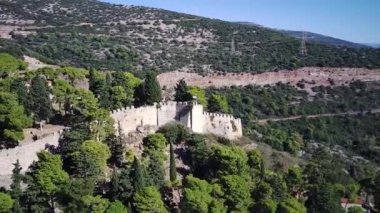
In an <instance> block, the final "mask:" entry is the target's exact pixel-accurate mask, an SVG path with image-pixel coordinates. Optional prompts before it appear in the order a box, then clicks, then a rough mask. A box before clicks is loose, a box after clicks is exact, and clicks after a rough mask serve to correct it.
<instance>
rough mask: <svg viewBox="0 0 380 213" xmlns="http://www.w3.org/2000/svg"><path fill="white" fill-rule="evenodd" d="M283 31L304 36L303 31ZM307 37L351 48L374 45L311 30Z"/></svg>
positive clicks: (319, 41) (309, 39) (297, 36)
mask: <svg viewBox="0 0 380 213" xmlns="http://www.w3.org/2000/svg"><path fill="white" fill-rule="evenodd" d="M280 31H281V32H283V33H285V34H286V35H289V36H292V37H294V38H297V39H300V38H302V34H303V32H302V31H291V30H280ZM305 35H306V39H307V40H308V41H310V42H315V43H318V44H326V45H334V46H344V47H351V48H368V47H372V46H369V45H365V44H358V43H354V42H350V41H345V40H342V39H338V38H334V37H330V36H325V35H321V34H318V33H311V32H306V33H305Z"/></svg>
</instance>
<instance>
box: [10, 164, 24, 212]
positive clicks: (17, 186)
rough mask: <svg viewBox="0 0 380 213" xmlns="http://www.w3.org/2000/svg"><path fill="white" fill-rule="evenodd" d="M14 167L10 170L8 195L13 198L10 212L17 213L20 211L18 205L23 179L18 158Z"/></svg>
mask: <svg viewBox="0 0 380 213" xmlns="http://www.w3.org/2000/svg"><path fill="white" fill-rule="evenodd" d="M13 165H14V168H13V170H12V183H11V185H10V188H11V190H10V195H11V197H12V199H13V200H14V205H13V208H12V212H14V213H19V212H22V210H21V205H20V198H21V196H22V189H21V183H22V179H23V175H22V174H21V170H22V168H21V166H20V162H19V160H17V161H16V163H15V164H13Z"/></svg>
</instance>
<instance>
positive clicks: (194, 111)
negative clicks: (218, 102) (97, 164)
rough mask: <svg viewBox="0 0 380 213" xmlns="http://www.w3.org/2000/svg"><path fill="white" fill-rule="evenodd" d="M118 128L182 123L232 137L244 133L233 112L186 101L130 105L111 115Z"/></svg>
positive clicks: (126, 129)
mask: <svg viewBox="0 0 380 213" xmlns="http://www.w3.org/2000/svg"><path fill="white" fill-rule="evenodd" d="M111 116H112V118H113V119H114V120H115V127H116V128H118V127H119V125H120V128H121V130H122V131H123V134H126V135H127V134H128V133H131V132H135V131H137V130H138V129H139V128H140V127H145V126H153V127H161V126H164V125H165V124H168V123H171V122H179V123H181V124H183V125H184V126H186V127H188V128H189V129H191V130H192V131H193V132H194V133H200V134H214V135H218V136H222V137H225V138H228V139H231V140H235V139H238V138H240V137H242V136H243V132H242V124H241V120H240V119H237V118H234V117H233V116H232V115H227V114H219V113H208V112H205V111H204V108H203V106H202V105H200V104H197V103H196V102H194V103H191V104H189V103H186V102H173V101H169V102H165V103H159V104H155V105H153V106H143V107H139V108H134V107H127V108H124V109H119V110H115V111H113V112H112V114H111Z"/></svg>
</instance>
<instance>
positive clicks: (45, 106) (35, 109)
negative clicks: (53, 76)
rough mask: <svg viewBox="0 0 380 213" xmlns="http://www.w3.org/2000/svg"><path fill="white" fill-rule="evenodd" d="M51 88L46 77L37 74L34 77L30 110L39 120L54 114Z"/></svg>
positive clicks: (47, 118) (30, 95)
mask: <svg viewBox="0 0 380 213" xmlns="http://www.w3.org/2000/svg"><path fill="white" fill-rule="evenodd" d="M49 95H50V93H49V88H48V86H47V84H46V82H45V80H44V79H42V78H41V77H40V76H36V77H34V78H33V79H32V84H31V87H30V92H29V98H30V99H29V100H30V110H31V112H32V113H33V114H34V116H35V119H36V120H38V121H41V120H46V121H49V119H50V118H51V117H52V115H53V109H52V105H51V100H50V97H49Z"/></svg>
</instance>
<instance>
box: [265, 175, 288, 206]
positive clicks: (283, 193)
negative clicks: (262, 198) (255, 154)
mask: <svg viewBox="0 0 380 213" xmlns="http://www.w3.org/2000/svg"><path fill="white" fill-rule="evenodd" d="M264 181H265V182H267V183H268V184H269V185H270V186H271V187H272V189H273V193H272V199H273V200H274V201H275V202H277V203H279V202H281V201H282V200H284V199H285V198H286V197H287V194H288V188H287V186H286V182H285V180H284V178H283V176H282V175H281V174H279V173H269V174H268V175H266V176H265V179H264Z"/></svg>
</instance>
